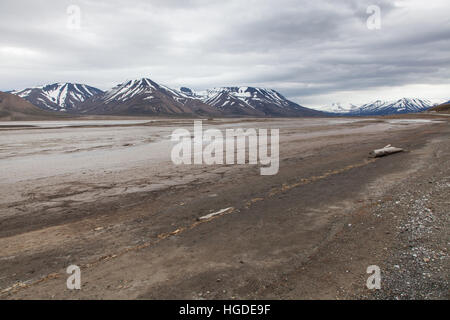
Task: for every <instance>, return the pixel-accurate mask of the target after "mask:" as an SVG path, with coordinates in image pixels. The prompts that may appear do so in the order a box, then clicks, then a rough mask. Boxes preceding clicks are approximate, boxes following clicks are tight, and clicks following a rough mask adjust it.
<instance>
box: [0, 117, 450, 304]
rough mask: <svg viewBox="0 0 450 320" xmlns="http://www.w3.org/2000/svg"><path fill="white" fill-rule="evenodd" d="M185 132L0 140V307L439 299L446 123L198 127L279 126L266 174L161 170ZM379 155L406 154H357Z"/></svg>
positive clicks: (98, 131)
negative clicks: (372, 273) (13, 302)
mask: <svg viewBox="0 0 450 320" xmlns="http://www.w3.org/2000/svg"><path fill="white" fill-rule="evenodd" d="M192 125H193V120H192V121H191V120H174V122H171V121H169V120H168V121H166V122H161V123H151V124H147V125H146V124H142V123H127V124H126V125H125V124H124V123H116V124H110V125H108V124H105V123H102V124H92V123H91V124H89V125H85V126H83V125H82V126H79V125H77V126H76V127H75V126H60V127H59V128H57V129H55V128H46V127H41V128H38V129H36V128H33V129H32V130H30V129H26V128H24V129H19V128H15V129H8V130H5V131H2V135H1V138H0V169H1V172H2V173H1V174H2V181H1V183H0V193H1V194H2V197H1V199H0V248H2V249H1V251H0V297H1V298H3V299H21V298H57V299H60V298H62V299H90V298H100V299H101V298H113V299H114V298H121V299H122V298H123V299H132V298H138V299H155V298H159V299H160V298H162V299H167V298H168V299H172V298H186V299H239V298H251V299H261V298H275V299H279V298H281V299H304V298H306V299H309V298H331V299H336V298H380V299H381V298H388V299H389V298H392V299H396V298H398V299H402V298H431V299H432V298H448V292H447V291H446V290H445V288H448V279H449V273H448V266H449V263H448V243H449V239H448V237H449V225H448V218H447V217H448V208H449V206H448V200H446V199H447V198H448V197H446V196H445V195H448V194H449V193H450V192H449V182H448V177H449V160H450V142H449V141H450V139H449V134H450V130H449V124H448V120H447V119H441V118H439V119H436V117H434V118H433V119H431V120H430V119H415V120H414V121H411V119H403V120H402V119H380V118H377V119H363V120H362V119H345V118H342V119H269V120H267V119H254V120H250V119H245V120H243V121H240V120H229V119H227V120H221V119H218V120H214V121H205V123H204V125H206V126H207V127H211V128H219V129H222V130H224V129H226V128H230V127H242V128H279V129H280V169H279V172H278V174H277V175H274V176H261V175H260V170H259V168H258V167H257V166H248V165H223V166H218V165H215V166H206V165H192V166H175V165H173V163H172V162H171V160H170V150H171V148H172V145H173V144H172V143H171V142H170V135H171V132H172V131H173V130H174V128H177V127H185V128H188V129H191V127H192ZM386 144H392V145H395V146H398V147H402V148H404V149H406V152H403V153H399V154H395V155H392V156H389V157H385V158H379V159H378V158H377V159H369V158H368V152H369V151H371V150H373V149H375V148H380V147H383V146H385V145H386ZM430 181H431V183H430ZM424 197H425V198H424ZM218 212H219V213H218ZM430 212H431V213H430ZM215 213H218V214H215ZM202 217H207V218H203V219H202ZM405 226H406V227H405ZM418 228H419V229H418ZM416 229H418V230H421V232H418V231H417V230H416ZM422 229H424V230H426V231H427V232H425V231H423V230H422ZM422 231H423V232H422ZM414 255H415V256H414ZM72 264H75V265H78V266H80V267H81V273H82V289H81V290H75V291H73V290H68V289H67V288H66V279H67V277H68V276H69V275H67V274H66V272H65V271H66V268H67V267H68V266H69V265H72ZM369 265H378V266H380V268H381V270H382V276H383V279H385V281H384V282H382V289H381V290H377V291H376V292H373V291H369V290H368V289H367V288H366V287H365V284H366V279H367V277H368V276H369V275H367V274H366V268H367V266H369ZM418 275H420V276H418ZM408 283H409V284H408Z"/></svg>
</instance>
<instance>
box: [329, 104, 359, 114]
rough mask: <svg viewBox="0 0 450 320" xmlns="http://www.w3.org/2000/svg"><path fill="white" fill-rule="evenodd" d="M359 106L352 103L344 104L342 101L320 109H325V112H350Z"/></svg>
mask: <svg viewBox="0 0 450 320" xmlns="http://www.w3.org/2000/svg"><path fill="white" fill-rule="evenodd" d="M357 108H358V106H356V105H354V104H351V103H350V104H347V105H342V104H341V103H339V102H336V103H332V104H331V105H327V106H324V107H322V108H320V110H321V111H324V112H330V113H348V112H351V111H352V110H355V109H357Z"/></svg>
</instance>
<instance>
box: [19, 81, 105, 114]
mask: <svg viewBox="0 0 450 320" xmlns="http://www.w3.org/2000/svg"><path fill="white" fill-rule="evenodd" d="M11 93H12V94H15V95H17V96H19V97H21V98H24V99H25V100H27V101H29V102H30V103H32V104H34V105H35V106H37V107H39V108H41V109H44V110H53V111H76V109H77V108H78V106H79V105H80V104H82V103H83V102H84V101H86V100H87V99H89V98H91V97H93V96H95V95H99V94H102V93H103V91H102V90H100V89H97V88H94V87H91V86H88V85H85V84H79V83H54V84H49V85H45V86H39V87H33V88H27V89H24V90H16V91H11Z"/></svg>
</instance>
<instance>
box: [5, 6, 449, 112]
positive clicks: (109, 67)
mask: <svg viewBox="0 0 450 320" xmlns="http://www.w3.org/2000/svg"><path fill="white" fill-rule="evenodd" d="M0 35H1V36H0V90H1V91H8V90H13V89H23V88H27V87H32V86H36V85H43V84H50V83H55V82H77V83H85V84H88V85H91V86H94V87H98V88H100V89H103V90H107V89H110V88H111V87H113V86H115V85H117V84H118V83H121V82H123V81H125V80H128V79H137V78H142V77H148V78H150V79H152V80H154V81H155V82H158V83H161V84H164V85H167V86H169V87H172V88H177V87H180V86H185V87H190V88H192V89H193V90H204V89H206V88H212V87H221V86H260V87H268V88H272V89H275V90H277V91H279V92H280V93H281V94H283V95H284V96H285V97H287V98H289V99H290V100H292V101H295V102H297V103H299V104H301V105H303V106H306V107H311V108H317V109H323V108H324V107H326V106H330V105H331V104H333V103H339V104H341V105H343V106H347V105H349V104H355V105H360V104H364V103H367V102H371V101H374V100H378V99H381V100H393V99H400V98H402V97H417V98H423V99H429V100H431V101H433V102H443V101H447V100H450V1H448V0H428V1H422V0H420V1H419V0H402V1H400V0H399V1H393V0H392V1H391V0H339V1H336V0H334V1H333V0H329V1H324V0H304V1H301V0H296V1H294V0H271V1H265V0H228V1H225V0H220V1H215V0H172V1H171V0H142V1H141V0H108V1H106V0H29V1H26V0H2V1H1V2H0Z"/></svg>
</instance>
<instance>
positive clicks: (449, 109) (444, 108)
mask: <svg viewBox="0 0 450 320" xmlns="http://www.w3.org/2000/svg"><path fill="white" fill-rule="evenodd" d="M429 111H434V112H441V113H450V101H447V102H445V103H443V104H440V105H438V106H435V107H433V108H431V109H430V110H429Z"/></svg>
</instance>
